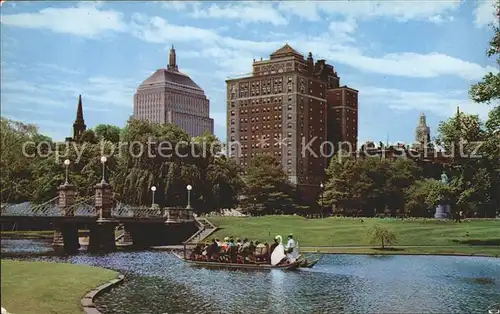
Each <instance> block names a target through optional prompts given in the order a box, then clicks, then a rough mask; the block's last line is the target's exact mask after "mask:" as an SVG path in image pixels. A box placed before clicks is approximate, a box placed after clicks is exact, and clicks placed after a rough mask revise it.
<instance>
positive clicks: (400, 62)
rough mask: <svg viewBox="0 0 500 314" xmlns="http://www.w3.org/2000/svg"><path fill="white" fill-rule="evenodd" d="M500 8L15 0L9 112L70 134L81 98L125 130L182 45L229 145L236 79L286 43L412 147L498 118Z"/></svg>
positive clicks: (181, 60) (370, 123) (4, 48)
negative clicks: (497, 31) (481, 89)
mask: <svg viewBox="0 0 500 314" xmlns="http://www.w3.org/2000/svg"><path fill="white" fill-rule="evenodd" d="M493 3H494V2H493V1H489V0H483V1H452V0H432V1H426V0H420V1H416V0H415V1H411V0H407V1H402V2H399V1H320V2H314V1H286V2H270V1H267V2H226V1H223V2H209V1H203V2H187V1H185V2H180V1H169V2H166V1H165V2H162V1H152V2H143V3H140V2H132V1H130V2H111V1H110V2H91V1H85V2H70V1H68V2H64V1H60V2H59V1H58V2H24V1H23V2H16V1H9V0H8V1H6V2H4V3H3V4H2V10H1V14H2V16H1V24H2V25H1V26H2V27H1V36H2V37H1V38H2V45H1V56H2V58H1V61H2V73H1V75H2V82H1V84H2V85H1V114H2V116H5V117H8V118H11V119H14V120H21V121H24V122H28V123H35V124H36V125H37V126H38V127H39V129H40V131H41V132H42V133H44V134H46V135H49V136H51V137H52V138H53V139H54V140H63V139H64V138H65V137H67V136H71V130H72V123H73V121H74V119H75V114H76V105H77V100H78V95H79V94H81V95H82V99H83V110H84V118H85V122H86V124H87V127H93V126H95V125H97V124H101V123H105V124H114V125H118V126H120V127H123V126H124V125H125V123H126V121H127V119H128V118H129V117H130V115H132V112H133V95H134V92H135V90H136V88H137V87H138V86H139V84H140V83H141V82H142V81H143V80H145V79H146V78H147V77H148V76H149V75H151V74H152V73H153V72H154V71H155V70H156V69H159V68H165V67H166V66H167V63H168V50H169V48H170V47H171V45H174V46H175V48H176V52H177V64H178V66H179V70H180V71H181V72H184V73H187V74H188V75H190V76H191V78H192V79H193V80H194V81H195V82H196V83H197V84H198V85H199V86H201V87H202V88H203V89H204V90H205V93H206V95H207V97H208V98H209V99H210V116H211V117H212V118H214V120H215V122H214V123H215V133H216V135H217V136H218V137H219V139H221V140H225V138H226V99H225V97H226V94H225V88H226V83H225V80H226V79H227V78H229V77H234V76H238V75H244V74H247V73H250V72H251V67H252V60H253V59H254V58H255V59H260V58H264V59H267V58H269V55H270V54H271V53H272V52H274V51H275V50H277V49H278V48H280V47H281V46H283V45H284V44H285V43H288V44H289V45H291V46H292V47H293V48H295V49H296V50H297V51H299V52H301V53H302V54H304V55H306V56H307V53H308V52H312V53H313V57H314V58H315V59H326V60H327V62H328V63H329V64H332V65H333V66H334V67H335V69H336V71H337V72H338V75H339V76H340V80H341V81H340V82H341V85H348V86H349V87H352V88H355V89H357V90H359V134H358V140H359V142H364V141H367V140H372V141H375V142H378V141H384V142H385V141H386V140H388V141H389V142H391V143H393V142H404V143H410V142H412V141H413V140H414V130H415V127H416V125H417V122H418V117H419V114H420V113H421V112H423V113H425V115H426V117H427V121H428V124H429V126H430V128H431V136H435V135H436V133H435V132H436V128H437V125H438V124H439V122H440V121H443V120H445V119H447V118H448V117H450V116H451V115H452V114H453V113H454V112H456V108H457V106H460V109H461V110H462V111H463V112H466V113H471V114H478V115H480V116H481V117H482V118H485V117H486V116H487V112H488V110H489V109H491V105H490V106H488V105H480V104H474V103H472V102H471V101H470V100H469V98H468V95H467V92H468V89H469V87H470V85H471V84H473V83H475V82H477V81H478V80H480V79H481V78H482V77H483V75H484V74H485V73H487V72H497V71H498V68H497V66H496V64H495V61H494V60H493V59H489V58H487V56H486V54H485V50H486V49H487V46H488V42H489V40H490V39H491V38H492V35H493V30H492V27H491V23H496V22H497V21H496V16H495V12H494V9H493Z"/></svg>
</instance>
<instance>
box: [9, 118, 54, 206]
mask: <svg viewBox="0 0 500 314" xmlns="http://www.w3.org/2000/svg"><path fill="white" fill-rule="evenodd" d="M0 139H1V152H0V167H1V169H2V175H1V176H0V196H1V201H2V202H3V203H4V202H5V203H6V202H23V201H28V200H30V199H31V196H32V195H31V191H30V182H32V179H33V176H32V172H31V167H33V166H34V165H36V164H37V163H38V162H39V161H40V154H39V153H42V154H44V153H46V152H48V151H50V150H51V149H52V145H53V144H52V141H51V140H50V138H48V137H46V136H44V135H41V134H40V133H38V128H37V127H36V126H35V125H33V124H25V123H22V122H19V121H13V120H9V119H6V118H3V117H2V118H1V126H0ZM37 147H38V151H37Z"/></svg>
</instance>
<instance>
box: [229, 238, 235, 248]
mask: <svg viewBox="0 0 500 314" xmlns="http://www.w3.org/2000/svg"><path fill="white" fill-rule="evenodd" d="M227 246H228V247H233V246H235V244H234V239H230V240H229V243H228V244H227Z"/></svg>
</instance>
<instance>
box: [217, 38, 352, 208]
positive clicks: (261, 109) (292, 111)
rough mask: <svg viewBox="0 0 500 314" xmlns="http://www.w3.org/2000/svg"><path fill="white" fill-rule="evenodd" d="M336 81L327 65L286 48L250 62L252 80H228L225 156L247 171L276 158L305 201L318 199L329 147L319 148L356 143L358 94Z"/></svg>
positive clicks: (322, 61) (331, 67) (336, 78)
mask: <svg viewBox="0 0 500 314" xmlns="http://www.w3.org/2000/svg"><path fill="white" fill-rule="evenodd" d="M339 82H340V78H339V77H338V75H337V73H336V72H335V70H334V68H333V66H331V65H329V64H327V63H326V61H325V60H317V61H316V63H315V62H314V60H313V57H312V54H311V53H309V55H308V57H307V59H305V58H304V56H303V55H301V54H300V53H298V52H297V51H296V50H294V49H293V48H292V47H290V46H289V45H288V44H286V45H285V46H283V47H282V48H280V49H278V50H277V51H275V52H274V53H272V54H271V55H270V59H269V60H260V61H255V60H254V62H253V71H252V74H251V75H249V76H246V77H239V78H235V79H229V80H227V81H226V85H227V98H226V99H227V141H228V145H227V147H228V154H229V156H231V157H232V158H234V159H235V160H236V161H237V163H239V164H241V165H242V166H247V165H248V163H249V161H250V159H251V158H252V157H253V156H255V155H256V154H262V153H269V154H271V155H274V156H276V158H277V159H278V160H279V161H280V162H281V164H282V166H283V169H284V171H285V173H287V174H288V176H289V179H290V181H291V182H292V183H293V184H295V185H296V186H297V187H298V189H299V191H301V192H302V194H303V196H304V198H305V199H310V200H313V199H316V197H317V193H318V192H319V189H320V188H319V185H320V183H321V182H322V181H323V179H324V169H325V168H326V167H327V162H328V160H327V155H326V154H328V152H329V148H330V147H329V145H325V144H323V145H322V143H323V142H325V141H330V142H332V143H334V144H335V145H338V142H339V141H346V140H349V141H352V142H353V144H354V146H355V145H356V144H355V143H356V142H357V91H356V90H354V89H351V88H348V87H346V86H344V87H340V84H339ZM322 151H324V153H323V154H322V153H321V152H322Z"/></svg>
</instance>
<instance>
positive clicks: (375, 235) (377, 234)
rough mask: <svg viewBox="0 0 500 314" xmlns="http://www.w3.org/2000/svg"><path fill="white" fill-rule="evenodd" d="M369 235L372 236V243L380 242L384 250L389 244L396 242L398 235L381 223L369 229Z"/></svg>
mask: <svg viewBox="0 0 500 314" xmlns="http://www.w3.org/2000/svg"><path fill="white" fill-rule="evenodd" d="M368 236H369V237H370V243H373V244H375V243H380V246H381V248H382V250H384V249H385V246H386V245H387V244H388V245H391V244H393V243H394V242H396V235H395V234H394V233H393V232H392V231H390V230H389V229H387V228H386V227H384V226H381V225H374V226H373V227H372V228H371V229H369V230H368Z"/></svg>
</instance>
